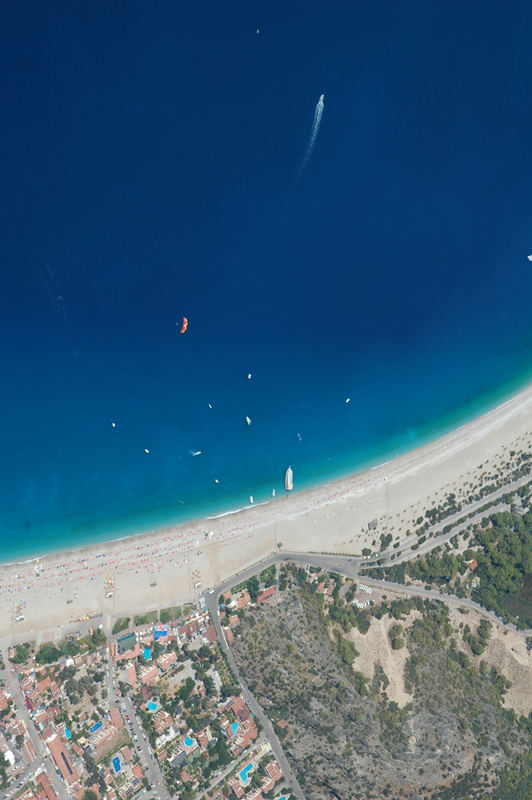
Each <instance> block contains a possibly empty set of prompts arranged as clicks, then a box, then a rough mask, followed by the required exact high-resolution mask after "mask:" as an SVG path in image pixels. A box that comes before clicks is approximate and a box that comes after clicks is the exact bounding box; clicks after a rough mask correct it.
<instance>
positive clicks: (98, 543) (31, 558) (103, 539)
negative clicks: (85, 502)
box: [0, 379, 532, 569]
mask: <svg viewBox="0 0 532 800" xmlns="http://www.w3.org/2000/svg"><path fill="white" fill-rule="evenodd" d="M517 383H518V385H519V386H520V388H519V389H518V390H517V391H516V392H513V393H510V394H507V393H506V392H505V391H504V390H503V389H499V390H497V391H496V392H493V393H491V395H490V397H491V398H492V399H493V397H496V396H498V395H500V396H501V397H504V398H505V399H503V400H501V401H500V402H496V403H495V404H494V405H492V404H491V403H490V402H489V401H488V400H487V399H486V397H484V401H485V402H483V401H480V403H479V406H480V407H481V408H484V410H483V411H480V413H474V414H473V416H471V417H468V416H467V415H466V417H465V421H463V422H461V423H460V424H459V425H457V426H454V425H453V422H452V421H453V420H454V419H455V418H460V417H461V416H462V412H461V411H458V412H453V413H452V414H449V415H448V416H447V417H445V418H444V419H443V420H442V421H441V422H442V424H441V426H438V430H439V431H440V432H439V433H436V434H435V435H434V434H433V430H434V427H435V426H433V425H430V426H428V430H427V431H426V432H425V435H423V434H421V435H420V442H419V444H416V445H415V446H414V447H411V446H409V445H407V444H405V445H404V447H403V448H401V447H400V446H398V447H397V448H396V447H393V446H391V445H389V446H387V447H384V446H383V447H382V448H381V450H380V451H379V450H378V451H377V452H378V455H374V456H373V458H372V457H368V458H367V459H366V460H364V461H362V463H361V465H360V466H359V467H355V468H354V469H353V468H352V467H346V469H345V470H343V469H340V470H339V471H338V474H337V475H334V476H332V477H330V478H327V479H326V480H321V481H320V480H317V479H316V480H315V479H313V478H310V479H308V478H307V480H306V481H305V482H304V483H303V484H302V485H301V488H300V489H298V490H296V492H295V494H294V496H297V497H301V496H302V495H304V494H308V493H309V492H313V491H317V490H319V489H320V488H323V487H326V486H330V485H334V484H336V483H339V482H342V481H346V480H351V479H356V478H357V476H360V475H363V474H365V473H366V472H368V473H369V472H372V471H375V470H377V469H379V468H381V467H383V466H385V465H386V464H391V463H394V462H396V461H397V460H398V459H400V458H404V457H406V456H409V455H415V454H416V453H417V452H418V451H422V450H423V449H424V448H425V447H430V446H431V445H435V444H436V443H438V442H440V441H443V440H444V439H445V438H446V437H448V436H451V435H453V434H456V433H458V432H459V431H460V430H461V429H463V428H467V427H468V426H470V425H472V424H474V423H475V422H476V421H477V420H480V419H482V418H484V417H486V416H488V415H489V414H491V413H494V412H498V411H500V410H502V409H503V408H504V407H505V406H506V405H507V404H509V403H513V402H514V401H516V400H517V399H518V398H519V397H520V396H521V395H525V394H526V393H527V392H528V391H530V390H532V379H529V380H528V382H527V383H525V384H524V385H523V384H522V383H521V382H520V381H518V382H517ZM531 425H532V421H531ZM394 451H395V452H394ZM379 458H383V459H386V460H384V461H378V459H379ZM375 460H377V461H378V463H376V464H375V463H374V461H375ZM261 489H262V491H266V489H265V487H261V488H259V489H257V490H256V494H255V497H256V498H257V499H256V502H255V503H254V504H253V505H251V504H248V505H242V506H239V507H237V508H227V509H226V510H223V509H222V510H220V511H219V512H218V511H216V509H212V510H211V511H210V512H207V511H206V512H204V513H201V512H200V511H198V513H197V514H195V513H192V514H191V516H183V517H181V516H179V515H176V516H173V515H171V514H168V515H167V514H165V513H162V514H161V517H162V518H161V524H157V523H156V524H153V523H152V524H150V523H143V522H141V523H140V527H139V525H138V524H137V525H136V524H134V523H133V522H131V523H128V522H126V523H123V527H122V526H121V524H120V523H119V522H117V524H116V528H113V526H112V524H111V526H110V527H109V528H108V529H107V531H106V532H104V531H103V530H102V529H100V530H101V531H102V535H101V536H97V537H95V538H94V539H92V540H90V539H89V540H87V541H85V542H80V543H79V544H75V545H73V546H72V547H67V548H65V547H55V546H53V545H52V549H50V550H47V549H43V550H40V551H36V552H35V553H33V554H30V553H24V554H22V555H20V556H19V557H17V556H12V557H9V556H7V555H6V559H9V560H5V561H4V560H1V556H0V568H2V569H4V568H6V567H13V566H16V565H20V566H22V565H24V564H28V563H34V562H36V561H42V560H43V559H45V558H49V557H54V556H56V557H59V556H60V555H61V554H66V555H71V554H74V553H76V552H78V551H82V550H85V549H86V548H98V547H103V546H104V545H105V546H106V545H111V544H112V543H114V542H116V543H118V542H121V541H124V540H127V539H135V538H137V537H142V536H152V535H156V534H157V533H159V532H163V531H167V530H175V529H179V528H183V527H186V526H192V525H197V524H199V523H201V522H205V523H206V522H207V521H214V520H217V519H222V518H224V517H229V516H235V515H237V514H240V513H243V512H246V511H249V510H251V509H253V508H258V507H260V506H265V505H270V504H272V503H277V502H278V501H279V500H282V499H283V498H284V490H283V492H281V491H280V492H279V493H278V494H277V496H276V497H269V496H268V495H265V499H261V494H260V492H261ZM145 514H146V512H143V513H142V514H140V515H139V516H141V517H142V516H144V515H145ZM149 514H150V512H148V515H149ZM165 517H167V518H166V519H165ZM88 527H89V528H90V527H91V525H89V526H88Z"/></svg>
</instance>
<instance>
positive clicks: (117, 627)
mask: <svg viewBox="0 0 532 800" xmlns="http://www.w3.org/2000/svg"><path fill="white" fill-rule="evenodd" d="M128 627H129V617H120V618H119V619H117V620H116V622H115V624H114V625H113V634H116V633H120V631H125V630H126V628H128Z"/></svg>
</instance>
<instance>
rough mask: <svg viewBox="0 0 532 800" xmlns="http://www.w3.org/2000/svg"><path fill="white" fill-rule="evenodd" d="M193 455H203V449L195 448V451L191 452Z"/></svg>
mask: <svg viewBox="0 0 532 800" xmlns="http://www.w3.org/2000/svg"><path fill="white" fill-rule="evenodd" d="M191 455H193V456H200V455H201V450H194V451H193V452H192V453H191Z"/></svg>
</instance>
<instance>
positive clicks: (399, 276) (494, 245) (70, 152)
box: [0, 2, 532, 561]
mask: <svg viewBox="0 0 532 800" xmlns="http://www.w3.org/2000/svg"><path fill="white" fill-rule="evenodd" d="M368 5H369V4H356V3H355V4H353V3H339V4H336V5H335V6H334V7H333V8H330V9H328V10H327V14H324V13H323V6H322V4H320V3H313V2H309V3H306V4H305V10H304V12H303V11H302V10H301V6H300V4H299V3H291V2H288V3H286V2H283V3H278V4H277V3H272V4H268V7H267V8H265V7H263V5H262V4H253V3H250V4H246V7H245V9H244V8H242V9H240V10H239V11H238V12H235V13H234V14H233V15H232V16H228V15H227V14H226V13H225V12H224V10H223V9H221V8H220V9H215V8H213V9H211V11H210V16H209V21H208V23H207V22H206V19H205V14H204V12H202V11H200V9H199V8H188V7H187V8H186V9H179V10H178V9H173V8H170V7H161V8H157V9H148V8H146V7H145V4H144V5H143V4H141V3H135V2H133V3H131V4H128V9H127V13H126V12H125V11H118V10H117V9H110V8H107V7H104V6H101V7H100V11H101V13H99V14H98V15H95V16H94V18H93V17H92V16H91V14H89V13H88V12H87V13H84V12H82V11H80V10H77V9H71V10H69V11H68V12H66V13H65V15H64V16H63V17H62V24H61V26H59V25H57V24H56V19H55V18H54V15H53V11H52V10H49V9H43V8H41V7H39V13H38V14H34V15H32V18H31V24H30V25H28V21H27V18H26V15H25V13H24V12H23V10H22V9H17V8H15V7H14V8H13V9H11V10H10V13H9V18H7V19H6V21H5V25H4V26H3V29H2V31H1V32H0V37H2V42H1V43H2V47H1V48H0V59H3V62H4V63H3V66H4V70H5V71H6V74H7V71H9V74H10V75H12V76H13V80H11V81H10V82H9V83H8V84H7V85H6V86H5V87H3V90H2V91H3V97H2V100H3V108H4V109H5V115H6V119H9V120H10V124H9V126H7V129H6V131H5V132H4V134H3V135H4V142H3V143H4V149H5V151H6V152H8V153H9V154H10V158H9V160H8V163H7V165H6V170H5V175H4V184H5V195H6V197H9V198H10V202H9V204H7V207H6V209H5V214H4V215H3V225H2V267H3V268H2V273H1V274H2V279H3V284H2V293H1V294H0V303H1V306H2V314H1V315H0V324H1V325H2V342H3V345H4V346H3V349H2V352H1V354H0V358H1V364H0V366H1V374H2V379H3V380H2V392H1V394H0V410H1V412H2V413H1V414H0V433H1V441H2V450H1V452H0V492H1V501H2V504H1V508H2V514H1V516H0V559H1V560H3V561H6V560H11V559H16V558H23V557H27V556H31V555H35V554H39V553H43V552H45V551H47V550H58V549H62V548H65V547H71V546H77V545H82V544H85V543H87V542H91V541H103V540H105V539H107V538H109V537H110V536H122V535H127V534H129V533H136V532H139V531H143V530H147V529H150V528H154V527H157V526H160V525H163V524H168V523H169V522H173V521H182V520H184V519H193V518H197V517H200V516H203V515H206V514H216V513H223V512H224V511H227V510H230V509H234V508H238V507H241V506H243V505H246V504H247V503H248V497H249V495H250V494H251V495H253V497H254V499H255V502H260V501H262V500H265V499H267V498H268V497H269V496H270V494H271V490H272V488H276V490H278V491H281V490H282V485H283V477H284V472H285V469H286V467H287V466H288V464H291V465H292V466H293V467H294V474H295V485H296V490H298V489H302V488H305V487H309V486H312V485H316V484H319V483H321V482H323V481H326V480H330V479H332V478H334V477H339V476H342V475H345V474H347V473H349V472H352V471H354V470H356V469H359V468H362V467H364V466H369V465H373V464H375V463H378V462H379V461H383V460H387V459H388V458H390V457H392V456H393V455H395V454H397V453H400V452H404V451H405V450H407V449H409V448H411V447H416V446H419V445H420V444H423V443H424V442H426V441H428V440H430V439H432V438H434V437H436V436H438V435H440V434H441V433H443V432H446V431H447V430H449V429H451V428H453V427H456V426H457V425H459V424H462V423H463V422H465V421H467V420H469V419H471V418H472V417H474V416H476V415H477V414H478V413H480V412H481V411H484V410H486V409H487V408H489V407H492V406H493V405H496V404H497V403H498V402H500V401H501V400H503V399H505V398H506V397H507V396H509V395H510V394H512V393H514V392H515V391H517V390H518V389H519V387H521V386H524V385H525V384H526V383H528V382H529V381H530V380H531V379H532V368H531V365H532V315H530V307H531V302H532V265H531V264H530V262H529V261H528V260H527V258H526V256H527V254H528V253H529V252H530V251H531V250H532V239H531V228H530V219H531V212H532V170H531V166H532V163H531V153H530V137H529V131H530V129H531V126H532V108H530V103H529V97H530V95H531V91H532V85H531V84H532V64H531V63H530V61H531V60H532V56H531V54H530V48H529V42H528V37H527V34H526V32H527V30H529V28H530V25H531V24H532V9H531V8H529V7H528V5H527V4H524V3H523V4H519V3H517V4H516V5H515V6H513V7H512V9H510V10H504V11H501V10H500V8H499V6H497V9H496V11H497V13H493V14H490V13H489V8H488V9H487V10H486V8H485V6H484V8H483V12H482V14H480V12H478V10H476V9H474V8H467V9H461V25H460V26H456V24H455V22H454V18H453V17H452V15H451V14H450V12H449V9H444V8H443V7H442V8H439V9H437V8H428V7H427V8H420V7H419V4H417V3H408V2H406V3H403V4H401V6H400V8H399V7H397V6H396V4H388V3H375V4H371V7H367V6H368ZM489 5H490V4H488V6H489ZM494 9H495V6H494ZM257 29H259V33H258V34H257V32H256V31H257ZM44 43H46V46H45V44H44ZM94 53H98V54H99V57H98V60H97V62H95V61H94V59H93V58H92V56H91V54H94ZM52 54H53V56H52ZM89 56H90V57H89ZM89 63H90V64H91V66H90V68H89V67H88V64H89ZM322 93H324V94H325V99H324V110H323V116H322V119H321V127H320V129H319V131H318V135H317V137H316V141H315V147H314V149H313V151H312V153H311V157H310V158H309V160H308V163H307V166H306V169H305V171H304V173H303V175H302V176H301V178H300V179H299V180H296V176H297V174H298V170H299V168H300V165H301V163H302V159H303V156H304V153H305V150H306V148H307V145H308V142H309V137H310V135H311V125H312V120H313V116H314V110H315V106H316V103H317V101H318V98H319V96H320V95H321V94H322ZM494 109H497V113H496V114H495V113H494ZM183 316H187V317H188V320H189V327H188V330H187V332H186V334H184V335H183V336H180V335H179V333H178V331H179V327H180V325H181V320H182V317H183ZM176 323H178V325H179V327H178V325H177V324H176ZM248 373H251V374H252V378H251V380H248V378H247V376H248ZM348 397H349V398H350V403H349V404H346V403H345V399H346V398H348ZM210 406H211V407H210ZM246 416H249V417H250V419H251V420H252V424H251V426H248V425H247V424H246V422H245V417H246ZM112 422H114V423H115V427H113V425H112ZM298 434H299V436H298ZM146 449H147V450H148V451H149V452H148V453H146V452H145V450H146ZM197 451H201V455H193V453H196V452H197Z"/></svg>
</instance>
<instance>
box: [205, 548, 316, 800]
mask: <svg viewBox="0 0 532 800" xmlns="http://www.w3.org/2000/svg"><path fill="white" fill-rule="evenodd" d="M268 560H270V559H268ZM262 569H263V567H262ZM251 570H252V571H251V573H250V575H249V576H248V577H251V575H255V574H256V569H255V568H251ZM245 572H246V573H247V572H248V570H245ZM240 580H246V578H240V576H239V577H238V582H240ZM234 585H235V578H232V579H231V580H229V581H225V582H224V583H222V584H220V586H219V587H217V589H216V590H215V592H214V593H212V594H209V595H208V600H207V601H206V606H207V608H208V610H209V612H210V614H211V618H212V620H213V624H214V627H215V629H216V634H217V636H218V641H219V644H220V646H221V648H222V650H223V652H224V655H225V657H226V659H227V663H228V664H229V666H230V667H231V669H232V670H233V673H234V675H235V677H236V679H237V680H238V682H239V684H240V687H241V689H242V694H243V696H244V699H245V701H246V703H247V704H248V706H249V708H250V709H251V711H252V713H253V715H254V716H255V718H256V719H257V720H258V721H259V722H260V724H261V725H262V729H263V731H264V734H265V736H266V738H267V739H268V741H269V743H270V745H271V748H272V753H273V754H274V756H275V758H276V759H277V761H278V763H279V766H280V767H281V772H282V773H283V777H284V778H285V780H286V781H287V782H288V783H289V784H290V787H291V789H292V792H293V793H294V795H295V796H296V797H297V798H298V800H305V795H304V794H303V790H302V789H301V786H300V785H299V783H298V780H297V778H296V776H295V775H294V773H293V772H292V768H291V766H290V764H289V763H288V759H287V757H286V756H285V754H284V751H283V748H282V747H281V743H280V741H279V739H278V738H277V734H276V733H275V731H274V729H273V725H272V723H271V722H270V720H269V719H268V717H267V716H266V714H265V713H264V711H263V710H262V707H261V706H260V705H259V703H258V702H257V700H256V699H255V697H254V695H253V694H252V693H251V692H250V690H249V689H248V687H247V685H246V684H245V683H244V680H243V678H242V675H241V673H240V670H239V669H238V667H237V665H236V661H235V658H234V656H233V653H232V652H231V649H230V647H229V646H228V644H227V642H226V639H225V635H224V632H223V630H222V626H221V624H220V614H219V606H218V598H219V596H220V595H221V594H222V593H223V592H225V591H227V589H229V588H230V587H231V586H234Z"/></svg>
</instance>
